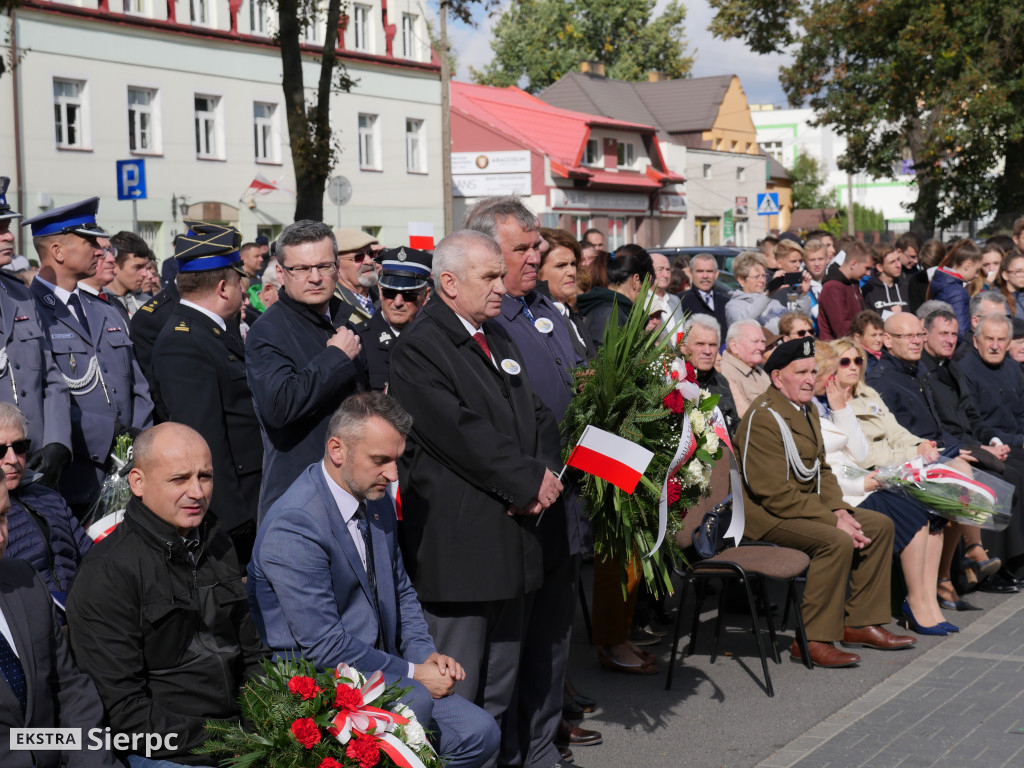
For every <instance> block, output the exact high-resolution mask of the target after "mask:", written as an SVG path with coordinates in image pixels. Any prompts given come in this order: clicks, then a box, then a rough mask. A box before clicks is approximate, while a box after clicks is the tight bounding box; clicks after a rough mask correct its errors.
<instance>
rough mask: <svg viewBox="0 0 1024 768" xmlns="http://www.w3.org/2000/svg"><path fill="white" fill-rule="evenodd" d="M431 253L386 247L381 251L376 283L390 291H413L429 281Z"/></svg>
mask: <svg viewBox="0 0 1024 768" xmlns="http://www.w3.org/2000/svg"><path fill="white" fill-rule="evenodd" d="M433 259H434V257H433V254H431V253H428V252H427V251H420V250H417V249H415V248H406V247H405V246H402V247H401V248H387V249H385V250H383V251H381V272H380V278H379V280H378V285H380V287H381V288H387V289H389V290H392V291H415V290H419V289H420V288H422V287H424V286H425V285H426V284H427V283H428V282H429V281H430V265H431V263H432V262H433Z"/></svg>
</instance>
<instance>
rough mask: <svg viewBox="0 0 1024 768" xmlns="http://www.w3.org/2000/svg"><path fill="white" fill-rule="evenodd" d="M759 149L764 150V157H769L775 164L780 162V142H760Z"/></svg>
mask: <svg viewBox="0 0 1024 768" xmlns="http://www.w3.org/2000/svg"><path fill="white" fill-rule="evenodd" d="M760 146H761V149H762V150H764V153H765V154H766V155H770V156H771V157H773V158H775V161H776V162H777V163H781V162H782V142H781V141H762V142H761V145H760Z"/></svg>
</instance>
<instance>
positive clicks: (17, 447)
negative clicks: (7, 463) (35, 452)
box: [0, 438, 32, 457]
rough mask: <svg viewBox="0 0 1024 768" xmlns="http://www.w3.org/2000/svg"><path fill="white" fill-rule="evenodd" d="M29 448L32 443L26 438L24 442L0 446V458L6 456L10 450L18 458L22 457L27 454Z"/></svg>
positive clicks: (17, 441)
mask: <svg viewBox="0 0 1024 768" xmlns="http://www.w3.org/2000/svg"><path fill="white" fill-rule="evenodd" d="M31 446H32V441H31V440H29V439H28V438H25V439H24V440H15V441H14V442H13V443H11V444H10V445H3V444H0V457H3V456H6V455H7V451H8V450H10V449H11V448H13V449H14V452H15V453H16V454H18V455H19V456H24V455H25V454H26V453H28V449H29V448H30V447H31Z"/></svg>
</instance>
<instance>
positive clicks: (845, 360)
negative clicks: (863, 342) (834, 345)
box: [839, 355, 864, 368]
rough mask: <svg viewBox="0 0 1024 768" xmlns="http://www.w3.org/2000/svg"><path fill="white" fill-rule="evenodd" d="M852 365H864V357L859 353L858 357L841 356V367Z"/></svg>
mask: <svg viewBox="0 0 1024 768" xmlns="http://www.w3.org/2000/svg"><path fill="white" fill-rule="evenodd" d="M851 365H856V366H858V367H860V366H862V365H864V358H863V357H861V356H860V355H857V356H856V357H840V358H839V367H840V368H849V367H850V366H851Z"/></svg>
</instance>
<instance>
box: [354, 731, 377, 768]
mask: <svg viewBox="0 0 1024 768" xmlns="http://www.w3.org/2000/svg"><path fill="white" fill-rule="evenodd" d="M345 755H346V757H351V758H352V759H353V760H358V761H359V768H373V766H375V765H376V764H377V763H379V762H380V747H378V746H377V739H375V738H374V737H373V736H369V735H367V734H365V733H359V734H356V737H355V738H354V739H352V740H351V741H350V742H349V743H348V746H347V747H345Z"/></svg>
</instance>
